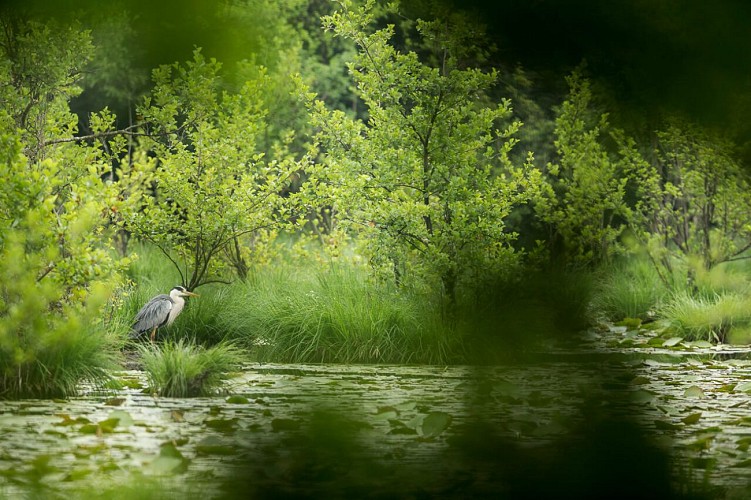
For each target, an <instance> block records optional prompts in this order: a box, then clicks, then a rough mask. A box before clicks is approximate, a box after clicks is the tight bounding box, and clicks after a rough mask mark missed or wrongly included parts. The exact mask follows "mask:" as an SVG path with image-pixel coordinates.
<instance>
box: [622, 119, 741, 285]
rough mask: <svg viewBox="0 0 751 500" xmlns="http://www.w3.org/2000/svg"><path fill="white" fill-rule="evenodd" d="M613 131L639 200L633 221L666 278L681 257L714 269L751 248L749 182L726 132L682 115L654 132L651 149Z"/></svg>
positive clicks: (634, 229) (690, 274)
mask: <svg viewBox="0 0 751 500" xmlns="http://www.w3.org/2000/svg"><path fill="white" fill-rule="evenodd" d="M615 137H616V138H617V140H618V142H619V145H620V150H621V154H622V156H623V163H624V165H625V167H626V169H627V171H628V175H629V178H630V179H631V182H632V185H633V190H634V193H635V196H636V200H637V202H636V205H635V207H634V210H633V211H631V212H630V215H629V225H630V228H631V230H632V232H633V234H634V235H635V236H636V237H637V238H638V240H639V241H640V242H641V243H642V244H643V246H644V247H645V248H646V249H647V251H648V254H649V256H650V258H651V259H652V262H653V263H654V265H655V267H656V269H657V271H658V272H659V273H660V276H661V277H662V279H663V281H665V282H666V283H667V284H670V283H672V280H673V271H674V263H676V262H683V263H684V264H687V263H688V262H687V260H688V259H690V258H698V259H699V260H700V262H701V265H702V266H703V267H704V268H705V269H707V270H708V269H711V268H712V267H714V266H716V265H718V264H720V263H722V262H727V261H731V260H734V259H738V258H741V257H742V256H743V254H744V252H746V251H747V250H749V249H751V224H749V221H748V214H749V213H751V182H749V178H748V176H747V175H746V174H745V172H744V171H743V169H742V168H741V166H740V165H739V164H738V162H737V161H736V160H735V159H734V158H733V156H732V152H733V150H734V148H733V145H732V144H730V142H729V141H728V140H726V139H723V138H721V137H718V136H716V135H713V134H711V133H709V132H707V131H706V130H703V129H701V128H700V127H698V126H696V125H693V124H690V123H687V122H684V121H680V120H671V121H670V122H668V124H667V126H666V127H665V129H664V130H662V131H658V132H657V133H656V134H655V142H654V144H655V146H656V147H655V149H654V151H652V152H651V153H650V154H644V153H642V152H641V151H640V150H639V149H638V148H637V146H636V143H635V141H634V140H633V139H631V138H628V137H626V136H625V135H624V134H622V133H619V134H617V135H616V136H615ZM687 269H688V274H687V277H688V280H689V284H691V283H692V282H693V271H692V267H691V266H688V267H687Z"/></svg>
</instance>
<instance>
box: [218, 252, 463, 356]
mask: <svg viewBox="0 0 751 500" xmlns="http://www.w3.org/2000/svg"><path fill="white" fill-rule="evenodd" d="M244 286H245V289H244V297H242V298H240V300H237V301H235V302H234V303H233V306H231V307H230V308H229V309H230V310H228V311H227V315H228V316H227V321H229V322H230V323H232V324H234V325H235V326H236V327H235V330H236V331H237V332H242V333H240V335H242V336H241V337H240V338H238V340H242V341H243V342H244V343H245V345H246V346H248V347H249V348H251V350H252V352H253V353H254V355H255V356H257V357H258V358H259V359H261V360H265V361H278V362H343V363H356V362H357V363H407V362H412V363H445V362H447V361H448V360H449V359H450V357H451V355H452V353H453V352H454V351H455V345H454V344H455V340H456V339H455V338H454V337H452V335H451V334H450V333H449V331H448V329H445V328H443V327H442V326H441V325H440V314H439V313H438V314H437V313H436V312H434V310H433V309H432V308H430V306H429V304H426V302H425V301H424V300H422V299H421V298H419V297H417V296H414V295H411V294H410V293H409V292H408V291H404V290H398V289H395V288H394V287H391V286H388V285H386V284H383V283H379V282H376V281H373V280H371V279H369V278H368V276H367V270H363V269H359V268H357V267H355V266H354V265H341V266H332V267H328V268H324V269H317V268H313V267H309V268H307V269H306V270H304V271H300V270H299V269H298V270H294V269H292V268H291V267H290V268H287V269H280V268H279V267H277V268H275V269H272V270H270V271H269V272H261V273H259V274H257V275H256V277H255V279H254V280H253V282H251V283H247V284H245V285H244ZM237 325H240V326H239V327H237Z"/></svg>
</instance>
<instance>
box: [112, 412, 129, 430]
mask: <svg viewBox="0 0 751 500" xmlns="http://www.w3.org/2000/svg"><path fill="white" fill-rule="evenodd" d="M112 419H117V425H118V426H119V427H130V426H131V425H133V424H134V423H135V422H134V421H133V417H132V416H131V415H130V413H128V412H127V411H125V410H113V411H111V412H110V415H109V419H108V420H112Z"/></svg>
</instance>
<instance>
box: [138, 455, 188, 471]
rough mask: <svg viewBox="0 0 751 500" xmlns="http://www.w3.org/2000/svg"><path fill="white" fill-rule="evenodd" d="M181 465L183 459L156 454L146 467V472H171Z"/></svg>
mask: <svg viewBox="0 0 751 500" xmlns="http://www.w3.org/2000/svg"><path fill="white" fill-rule="evenodd" d="M182 467H183V461H182V460H181V459H179V458H175V457H166V456H162V455H160V456H158V457H157V458H155V459H154V460H153V461H152V462H151V463H150V464H149V465H148V466H147V467H146V472H147V473H151V474H156V475H164V474H171V473H173V472H177V471H178V470H179V469H180V468H182Z"/></svg>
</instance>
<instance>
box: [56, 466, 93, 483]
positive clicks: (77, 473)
mask: <svg viewBox="0 0 751 500" xmlns="http://www.w3.org/2000/svg"><path fill="white" fill-rule="evenodd" d="M91 472H92V471H91V469H73V470H71V471H69V472H68V473H67V474H65V476H63V481H65V482H72V481H79V480H81V479H84V478H86V477H87V476H89V475H90V474H91Z"/></svg>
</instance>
